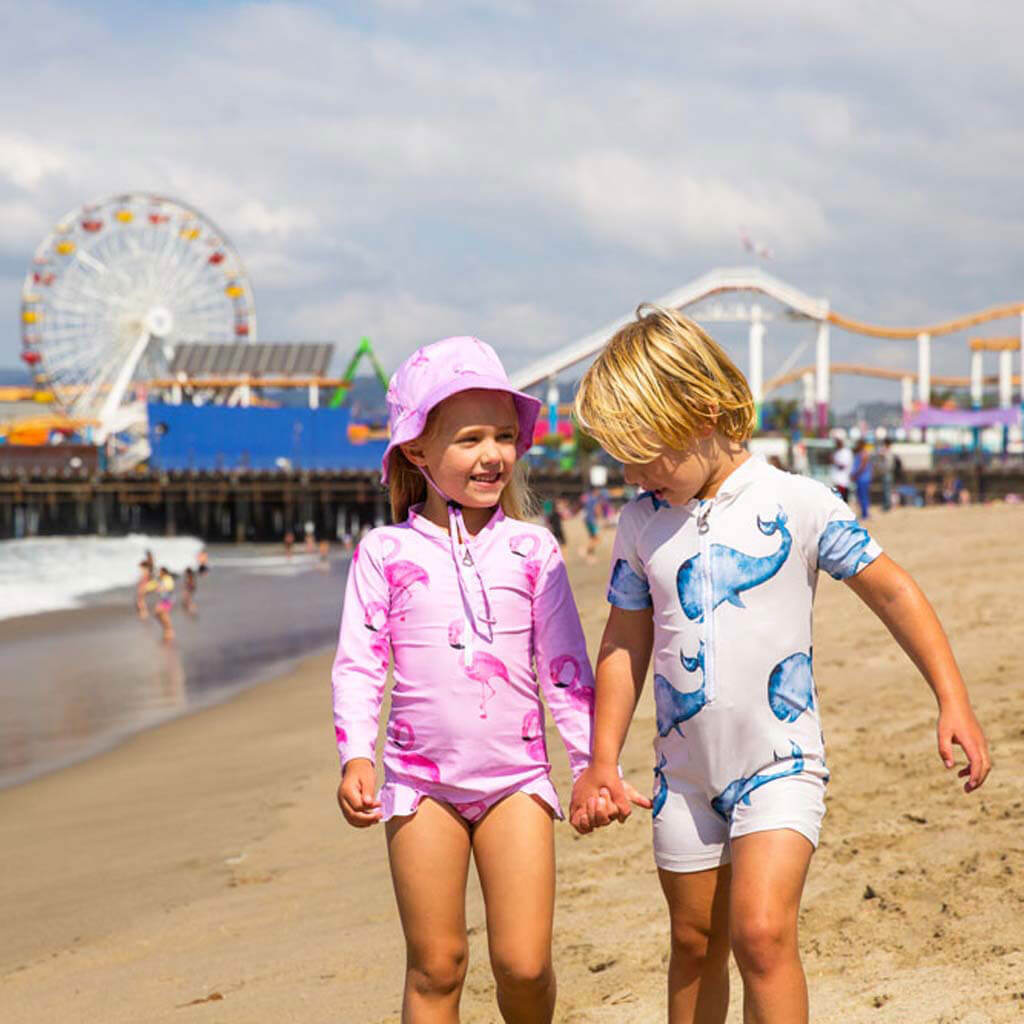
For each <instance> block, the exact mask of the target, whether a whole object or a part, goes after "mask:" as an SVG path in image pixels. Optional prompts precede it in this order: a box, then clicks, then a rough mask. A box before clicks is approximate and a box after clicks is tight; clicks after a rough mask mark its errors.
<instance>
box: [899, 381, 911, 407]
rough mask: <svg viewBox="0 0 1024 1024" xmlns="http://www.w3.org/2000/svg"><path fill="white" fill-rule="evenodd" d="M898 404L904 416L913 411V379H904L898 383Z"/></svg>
mask: <svg viewBox="0 0 1024 1024" xmlns="http://www.w3.org/2000/svg"><path fill="white" fill-rule="evenodd" d="M900 404H901V405H902V406H903V412H904V414H908V413H911V412H913V411H914V378H913V377H904V378H903V379H902V380H901V381H900Z"/></svg>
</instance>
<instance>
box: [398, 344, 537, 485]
mask: <svg viewBox="0 0 1024 1024" xmlns="http://www.w3.org/2000/svg"><path fill="white" fill-rule="evenodd" d="M477 388H480V389H482V390H484V391H504V392H505V393H506V394H508V395H511V396H512V399H513V401H514V402H515V403H516V412H517V413H518V415H519V439H518V441H517V442H516V454H517V455H520V456H522V455H523V454H525V453H526V452H527V451H528V450H529V448H530V446H531V445H532V444H533V430H534V427H535V425H536V423H537V416H538V414H539V413H540V401H539V400H538V399H536V398H533V397H531V396H530V395H525V394H523V392H521V391H516V390H515V388H513V387H512V385H511V384H510V383H509V379H508V375H507V374H506V373H505V367H504V366H502V365H501V360H500V359H499V358H498V354H497V353H496V352H495V351H494V349H493V348H491V346H490V345H488V344H487V343H486V342H483V341H481V340H480V339H479V338H470V337H461V338H444V339H443V340H442V341H435V342H434V344H433V345H425V346H424V347H423V348H420V349H417V350H416V351H415V352H414V353H413V354H412V355H411V356H409V358H408V359H406V361H405V362H404V363H402V365H401V366H399V368H398V369H397V370H395V373H394V376H392V378H391V383H390V384H389V385H388V395H387V402H388V426H389V427H390V428H391V440H390V441H389V442H388V446H387V449H386V450H385V452H384V458H383V459H382V460H381V481H382V482H383V483H387V479H388V459H389V458H390V457H391V452H392V450H393V449H394V448H396V447H397V446H398V445H400V444H405V442H407V441H413V440H415V439H416V438H417V437H419V436H420V434H422V433H423V428H424V427H425V426H426V425H427V416H428V415H429V414H430V410H431V409H433V408H434V406H436V405H439V404H440V403H441V402H443V401H444V400H445V399H446V398H451V396H452V395H456V394H458V393H459V392H460V391H471V390H474V389H477Z"/></svg>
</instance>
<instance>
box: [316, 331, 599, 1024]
mask: <svg viewBox="0 0 1024 1024" xmlns="http://www.w3.org/2000/svg"><path fill="white" fill-rule="evenodd" d="M539 407H540V403H539V402H538V401H537V400H536V399H534V398H531V397H529V396H528V395H524V394H520V393H519V392H517V391H514V390H513V389H512V387H511V386H510V384H509V382H508V378H507V377H506V375H505V371H504V368H503V367H502V365H501V363H500V361H499V360H498V357H497V356H496V355H495V353H494V351H493V350H492V349H491V348H490V346H488V345H485V344H484V343H483V342H481V341H478V340H477V339H475V338H447V339H445V340H443V341H439V342H436V343H435V344H433V345H429V346H427V347H425V348H423V349H420V350H419V351H417V352H416V353H414V354H413V355H412V356H411V357H410V358H409V359H407V360H406V361H405V362H404V363H403V364H402V365H401V366H400V367H399V369H398V371H397V372H396V373H395V375H394V377H393V378H392V381H391V384H390V387H389V389H388V409H389V422H390V427H391V441H390V443H389V445H388V448H387V450H386V452H385V454H384V460H383V465H382V478H383V479H384V481H385V482H386V483H387V485H388V488H389V490H390V497H391V509H392V518H393V520H394V522H395V524H396V525H394V526H385V527H380V528H378V529H375V530H372V531H371V532H370V533H369V534H368V535H367V536H366V537H365V539H364V540H363V541H362V542H361V543H360V544H359V546H358V548H357V549H356V551H355V553H354V555H353V558H352V566H351V569H350V571H349V577H348V584H347V588H346V592H345V604H344V608H343V613H342V620H341V636H340V640H339V643H338V654H337V657H336V659H335V662H334V669H333V685H334V721H335V730H336V733H337V740H338V750H339V754H340V757H341V767H342V779H341V784H340V786H339V788H338V802H339V804H340V805H341V810H342V812H343V814H344V815H345V818H346V820H347V821H348V822H349V824H350V825H354V826H356V827H358V828H362V827H366V826H370V825H373V824H375V823H376V822H378V821H384V822H386V835H387V845H388V856H389V858H390V863H391V872H392V878H393V881H394V888H395V896H396V898H397V900H398V910H399V915H400V917H401V921H402V928H403V930H404V932H405V939H406V957H407V958H406V975H405V991H404V998H403V1009H402V1020H403V1021H404V1022H407V1024H412V1022H416V1024H420V1022H427V1021H456V1020H458V1005H459V997H460V994H461V990H462V983H463V979H464V977H465V973H466V957H467V941H466V922H465V886H466V876H467V870H468V865H469V856H470V853H471V852H472V854H473V856H474V858H475V860H476V866H477V872H478V874H479V876H480V882H481V885H482V887H483V892H484V899H485V902H486V905H487V938H488V945H489V949H490V958H491V966H492V968H493V971H494V977H495V982H496V985H497V997H498V1006H499V1008H500V1010H501V1013H502V1016H503V1017H504V1019H505V1020H506V1021H523V1022H526V1021H529V1022H531V1024H532V1022H544V1021H550V1020H551V1016H552V1012H553V1009H554V1003H555V977H554V973H553V971H552V966H551V928H552V916H553V904H554V877H555V876H554V870H555V869H554V850H553V836H552V819H553V818H554V817H559V818H560V817H561V816H562V814H561V809H560V807H559V803H558V797H557V795H556V794H555V790H554V788H553V787H552V785H551V781H550V779H549V771H550V765H549V763H548V757H547V751H546V748H545V740H544V712H543V708H542V706H541V702H540V697H539V694H538V691H537V679H538V678H539V680H540V686H541V688H542V689H543V691H544V695H545V698H546V699H547V703H548V707H549V709H550V710H551V713H552V715H553V717H554V719H555V723H556V725H557V726H558V730H559V732H560V734H561V736H562V740H563V742H564V743H565V745H566V748H567V750H568V752H569V762H570V766H571V768H572V771H573V775H574V777H575V776H578V775H579V773H580V772H581V771H582V770H583V768H584V767H585V766H586V764H587V761H588V759H589V756H590V732H591V720H592V716H593V696H594V691H593V678H592V674H591V669H590V665H589V662H588V660H587V652H586V646H585V643H584V638H583V631H582V629H581V627H580V622H579V617H578V615H577V612H576V606H575V604H574V602H573V598H572V594H571V592H570V590H569V584H568V579H567V576H566V571H565V566H564V563H563V562H562V558H561V555H560V553H559V549H558V545H557V544H556V543H555V541H554V539H553V538H552V536H551V534H550V533H548V531H547V530H545V529H544V528H543V527H539V526H534V525H532V524H529V523H526V522H523V521H521V517H522V515H523V509H524V489H523V483H522V478H521V476H520V475H519V467H518V466H517V462H516V460H517V459H518V458H519V457H520V456H521V455H523V453H524V452H525V451H526V450H527V449H528V448H529V447H530V444H531V442H532V439H533V434H534V424H535V422H536V419H537V413H538V410H539ZM389 658H391V659H393V666H394V686H393V690H392V694H391V712H390V715H389V717H388V725H387V738H386V741H385V744H384V755H383V760H384V785H383V787H382V788H381V790H380V792H379V794H376V795H375V792H374V791H375V781H376V779H375V772H374V748H375V744H376V740H377V723H378V715H379V712H380V707H381V700H382V697H383V695H384V684H385V677H386V676H387V671H388V662H389ZM534 663H536V676H535V675H534Z"/></svg>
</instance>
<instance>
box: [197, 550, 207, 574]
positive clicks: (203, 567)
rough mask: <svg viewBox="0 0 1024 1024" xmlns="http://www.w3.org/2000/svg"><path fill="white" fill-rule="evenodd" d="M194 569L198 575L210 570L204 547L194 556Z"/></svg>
mask: <svg viewBox="0 0 1024 1024" xmlns="http://www.w3.org/2000/svg"><path fill="white" fill-rule="evenodd" d="M196 571H197V572H198V573H199V575H200V576H205V575H206V574H207V573H208V572H209V571H210V556H209V555H208V554H207V553H206V548H203V549H202V550H201V551H200V552H199V554H198V555H197V556H196Z"/></svg>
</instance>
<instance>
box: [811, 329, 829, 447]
mask: <svg viewBox="0 0 1024 1024" xmlns="http://www.w3.org/2000/svg"><path fill="white" fill-rule="evenodd" d="M828 326H829V325H828V321H827V320H821V321H819V323H818V345H817V353H816V360H815V363H816V365H815V373H814V380H815V388H816V399H817V403H818V431H819V432H820V433H822V434H824V433H825V431H826V430H827V429H828V407H829V403H830V402H831V401H832V394H831V392H832V381H831V373H832V371H831V361H830V356H829V337H828Z"/></svg>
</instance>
